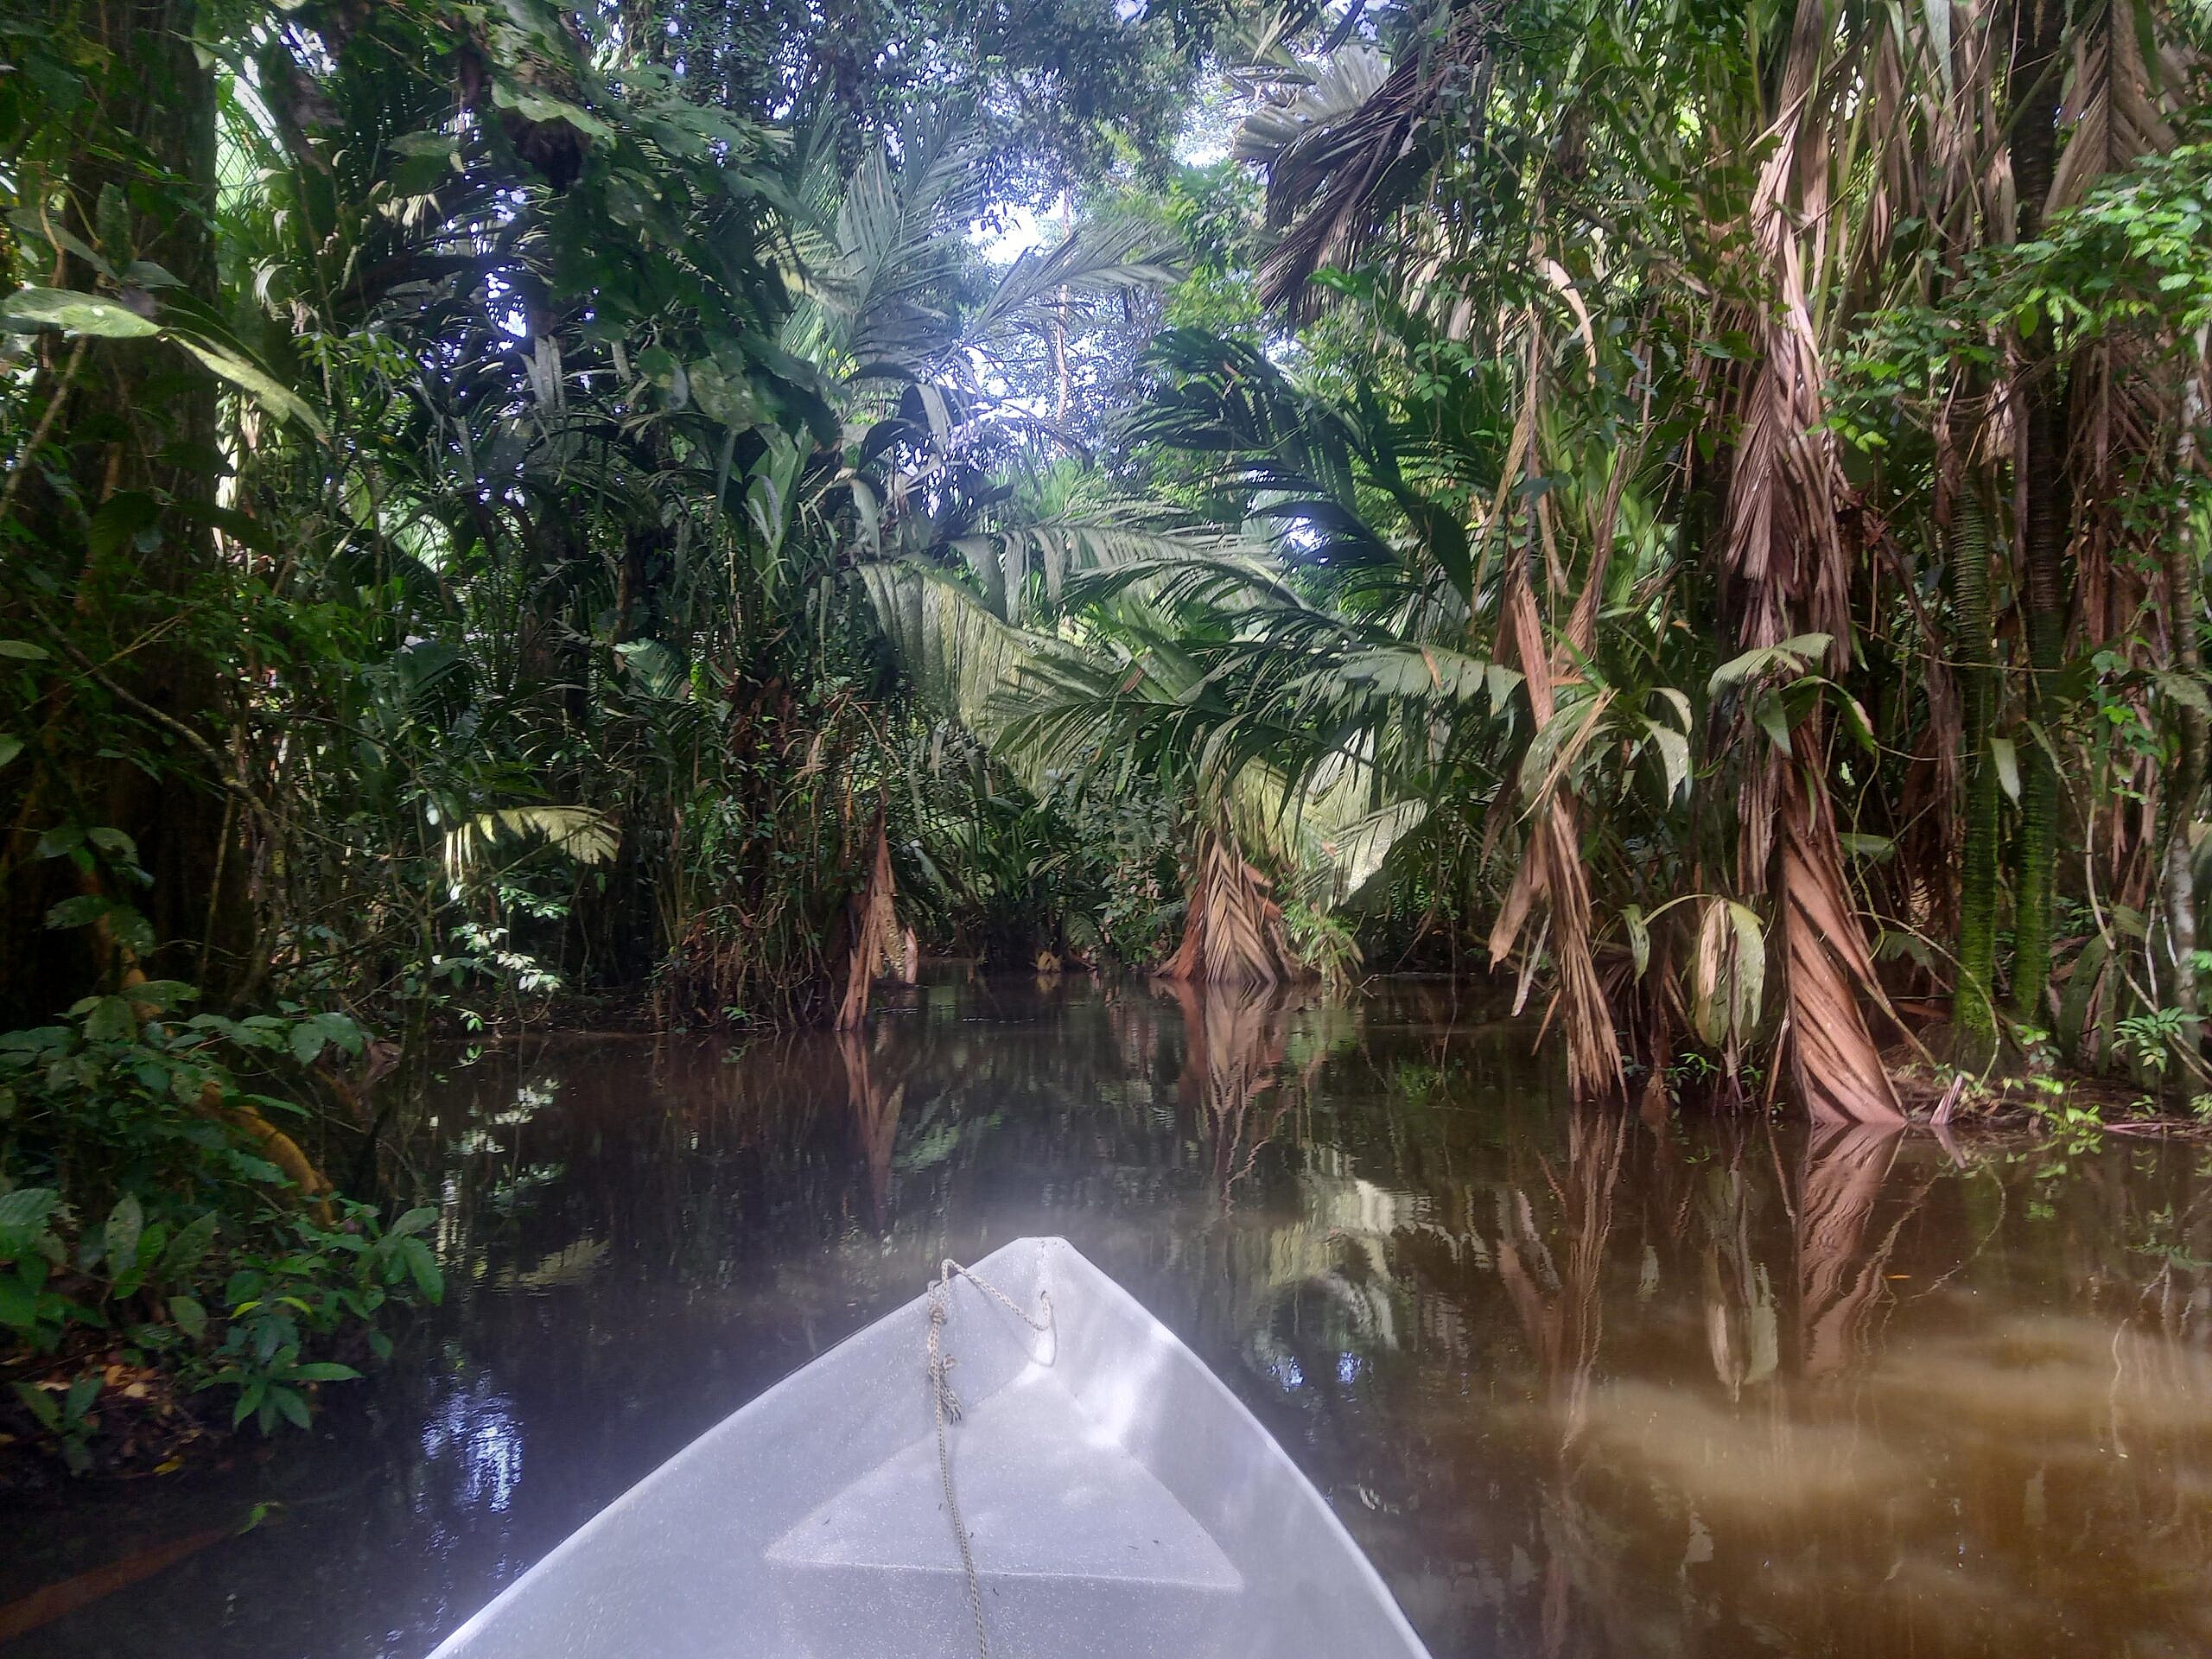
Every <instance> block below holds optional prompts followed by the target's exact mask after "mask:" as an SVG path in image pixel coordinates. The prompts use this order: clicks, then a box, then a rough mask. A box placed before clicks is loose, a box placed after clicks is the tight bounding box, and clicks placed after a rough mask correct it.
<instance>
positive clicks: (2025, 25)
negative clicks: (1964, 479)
mask: <svg viewBox="0 0 2212 1659" xmlns="http://www.w3.org/2000/svg"><path fill="white" fill-rule="evenodd" d="M2064 22H2065V19H2064V15H2063V9H2062V7H2061V6H2060V4H2059V0H2023V3H2022V4H2021V7H2020V16H2018V19H2017V20H2016V22H2015V27H2014V29H2013V36H2012V39H2013V47H2012V66H2011V71H2010V73H2009V75H2008V77H2007V86H2008V88H2009V91H2010V92H2011V101H2012V179H2013V183H2014V187H2015V188H2016V189H2017V191H2018V197H2019V233H2020V238H2021V239H2022V240H2023V241H2025V240H2028V239H2030V238H2033V237H2035V236H2037V235H2038V234H2040V233H2041V232H2042V229H2043V214H2044V202H2045V200H2047V199H2048V198H2049V197H2050V184H2051V175H2052V170H2053V168H2054V166H2055V163H2056V157H2057V149H2058V104H2059V92H2060V91H2061V74H2060V69H2061V65H2060V61H2059V57H2058V48H2059V43H2060V39H2061V35H2062V31H2063V26H2064ZM2016 406H2017V407H2018V409H2019V410H2020V414H2021V419H2020V443H2019V448H2018V458H2019V462H2018V464H2019V467H2020V480H2019V494H2020V499H2021V502H2022V513H2021V523H2020V533H2019V544H2020V560H2021V573H2020V577H2021V579H2020V599H2021V613H2022V621H2023V624H2024V631H2025V632H2026V635H2027V647H2028V718H2029V719H2030V720H2031V721H2033V722H2034V723H2035V727H2036V730H2034V731H2031V732H2030V733H2028V734H2026V741H2025V742H2024V743H2023V744H2022V746H2021V756H2020V761H2021V764H2020V834H2019V840H2018V843H2017V845H2016V848H2015V858H2016V863H2015V866H2014V875H2013V895H2014V898H2013V906H2014V907H2013V924H2012V939H2013V954H2012V1001H2013V1006H2014V1008H2015V1009H2016V1011H2017V1012H2018V1015H2019V1017H2020V1018H2021V1019H2022V1020H2025V1021H2026V1022H2027V1023H2029V1024H2031V1025H2034V1026H2040V1027H2049V1026H2050V1023H2051V1022H2050V1017H2049V1014H2048V1013H2047V1011H2046V1010H2045V1009H2044V988H2045V987H2047V986H2048V985H2049V984H2050V938H2051V901H2052V897H2053V877H2054V873H2055V869H2056V860H2057V851H2058V812H2059V790H2058V769H2057V766H2056V762H2054V761H2053V760H2052V759H2051V752H2050V746H2051V744H2052V742H2053V741H2055V739H2054V738H2053V736H2052V734H2053V732H2054V728H2055V727H2056V717H2057V709H2056V690H2055V688H2056V683H2057V677H2058V671H2059V670H2060V669H2061V668H2062V667H2063V665H2064V662H2065V655H2066V618H2067V604H2068V596H2067V591H2066V589H2067V582H2066V545H2067V542H2068V540H2069V514H2070V512H2071V508H2072V503H2071V500H2070V494H2069V489H2068V481H2067V472H2066V409H2065V401H2064V388H2063V385H2062V384H2061V381H2060V378H2059V367H2058V361H2057V355H2056V349H2055V343H2054V341H2053V340H2052V337H2051V327H2050V322H2049V321H2047V320H2044V321H2038V323H2037V327H2034V328H2032V329H2030V330H2027V331H2025V332H2024V333H2023V334H2021V336H2020V356H2019V379H2018V403H2017V404H2016Z"/></svg>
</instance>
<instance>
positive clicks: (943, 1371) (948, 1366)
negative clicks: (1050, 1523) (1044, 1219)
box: [929, 1255, 1052, 1659]
mask: <svg viewBox="0 0 2212 1659" xmlns="http://www.w3.org/2000/svg"><path fill="white" fill-rule="evenodd" d="M956 1273H957V1274H959V1275H960V1276H961V1277H962V1278H963V1279H965V1280H966V1281H968V1282H969V1284H971V1285H973V1286H975V1287H976V1289H978V1290H980V1291H982V1293H983V1294H985V1295H987V1296H989V1297H991V1298H993V1299H994V1300H996V1301H997V1302H998V1304H999V1305H1000V1306H1001V1307H1003V1308H1005V1309H1006V1311H1007V1313H1011V1314H1013V1315H1014V1318H1015V1319H1020V1321H1021V1322H1022V1323H1023V1324H1024V1325H1027V1326H1028V1327H1029V1328H1030V1329H1031V1330H1032V1331H1034V1332H1038V1333H1039V1334H1040V1335H1042V1334H1043V1333H1045V1332H1049V1331H1050V1330H1051V1329H1052V1297H1051V1296H1050V1295H1049V1294H1046V1292H1044V1291H1042V1290H1040V1291H1039V1292H1038V1293H1037V1300H1038V1301H1039V1302H1040V1303H1041V1304H1043V1306H1044V1309H1045V1316H1044V1318H1043V1319H1033V1318H1031V1317H1030V1316H1029V1315H1028V1314H1027V1313H1023V1312H1022V1311H1021V1310H1020V1308H1019V1307H1016V1306H1014V1299H1013V1298H1012V1297H1010V1296H1008V1295H1007V1294H1006V1293H1005V1292H1004V1291H1002V1290H1001V1289H1000V1288H999V1287H997V1286H996V1285H994V1284H992V1283H991V1282H990V1281H988V1280H985V1279H979V1278H977V1277H976V1275H975V1274H972V1273H970V1272H969V1271H968V1269H967V1268H963V1267H962V1266H961V1265H960V1264H959V1263H958V1262H955V1261H954V1260H953V1259H952V1258H951V1257H950V1256H949V1255H948V1256H946V1257H945V1258H944V1260H943V1261H941V1262H938V1269H937V1282H936V1283H935V1284H933V1285H931V1287H930V1367H929V1370H930V1403H931V1408H932V1409H933V1410H934V1412H935V1413H936V1415H937V1471H938V1478H940V1479H942V1480H943V1481H944V1512H945V1514H946V1515H948V1516H950V1517H951V1518H952V1538H953V1541H954V1542H955V1543H957V1544H958V1545H959V1546H960V1567H961V1571H962V1572H963V1573H966V1574H967V1575H968V1607H969V1611H971V1612H973V1613H974V1614H975V1615H976V1659H991V1633H990V1630H989V1629H988V1627H987V1626H986V1625H985V1624H984V1623H983V1586H982V1580H980V1579H979V1578H977V1577H976V1552H975V1550H974V1549H973V1548H971V1547H970V1545H969V1539H968V1527H967V1523H966V1522H963V1520H962V1519H961V1518H960V1500H959V1498H958V1497H957V1496H955V1495H954V1492H953V1490H952V1452H951V1448H950V1445H949V1444H948V1442H947V1441H946V1439H945V1433H944V1430H945V1425H946V1424H948V1423H957V1422H958V1421H960V1396H959V1395H957V1394H955V1393H953V1391H952V1367H953V1363H954V1361H953V1357H952V1356H951V1355H950V1354H949V1353H947V1352H945V1351H944V1325H945V1321H946V1320H948V1319H950V1318H951V1317H952V1303H951V1289H952V1275H953V1274H956Z"/></svg>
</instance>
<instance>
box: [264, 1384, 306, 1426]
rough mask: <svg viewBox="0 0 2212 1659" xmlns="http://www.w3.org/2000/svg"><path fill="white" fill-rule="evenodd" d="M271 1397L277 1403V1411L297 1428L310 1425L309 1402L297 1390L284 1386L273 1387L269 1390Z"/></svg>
mask: <svg viewBox="0 0 2212 1659" xmlns="http://www.w3.org/2000/svg"><path fill="white" fill-rule="evenodd" d="M269 1398H270V1401H271V1402H274V1403H275V1405H276V1407H277V1411H278V1412H279V1413H280V1414H283V1417H284V1418H285V1420H286V1421H289V1423H290V1424H291V1425H292V1426H293V1427H295V1428H305V1427H307V1426H308V1402H306V1401H305V1400H302V1398H301V1397H300V1396H299V1395H298V1393H297V1392H296V1390H294V1389H284V1388H275V1389H270V1390H269Z"/></svg>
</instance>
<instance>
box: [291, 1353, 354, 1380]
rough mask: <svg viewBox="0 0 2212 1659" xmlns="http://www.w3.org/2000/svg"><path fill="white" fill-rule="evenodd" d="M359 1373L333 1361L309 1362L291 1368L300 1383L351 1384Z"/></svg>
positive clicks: (317, 1360)
mask: <svg viewBox="0 0 2212 1659" xmlns="http://www.w3.org/2000/svg"><path fill="white" fill-rule="evenodd" d="M360 1375H361V1374H360V1373H359V1371H357V1370H354V1369H353V1367H352V1366H351V1365H340V1364H339V1363H337V1362H336V1361H335V1360H328V1359H315V1360H309V1361H308V1363H306V1364H304V1365H295V1366H293V1367H292V1376H293V1377H294V1378H295V1379H296V1381H298V1382H302V1383H353V1382H357V1381H359V1378H360Z"/></svg>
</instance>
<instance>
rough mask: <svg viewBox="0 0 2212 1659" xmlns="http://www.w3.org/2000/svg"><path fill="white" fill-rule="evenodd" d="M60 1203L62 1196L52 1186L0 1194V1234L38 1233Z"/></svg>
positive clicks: (24, 1188) (26, 1187) (20, 1189)
mask: <svg viewBox="0 0 2212 1659" xmlns="http://www.w3.org/2000/svg"><path fill="white" fill-rule="evenodd" d="M60 1202H61V1195H60V1193H59V1192H55V1191H54V1189H53V1188H52V1187H50V1186H19V1187H17V1188H16V1190H15V1191H14V1192H0V1232H7V1233H35V1232H37V1231H38V1230H41V1228H43V1227H44V1226H45V1225H46V1218H47V1217H48V1216H50V1215H52V1214H53V1213H54V1207H55V1206H56V1205H59V1204H60Z"/></svg>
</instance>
